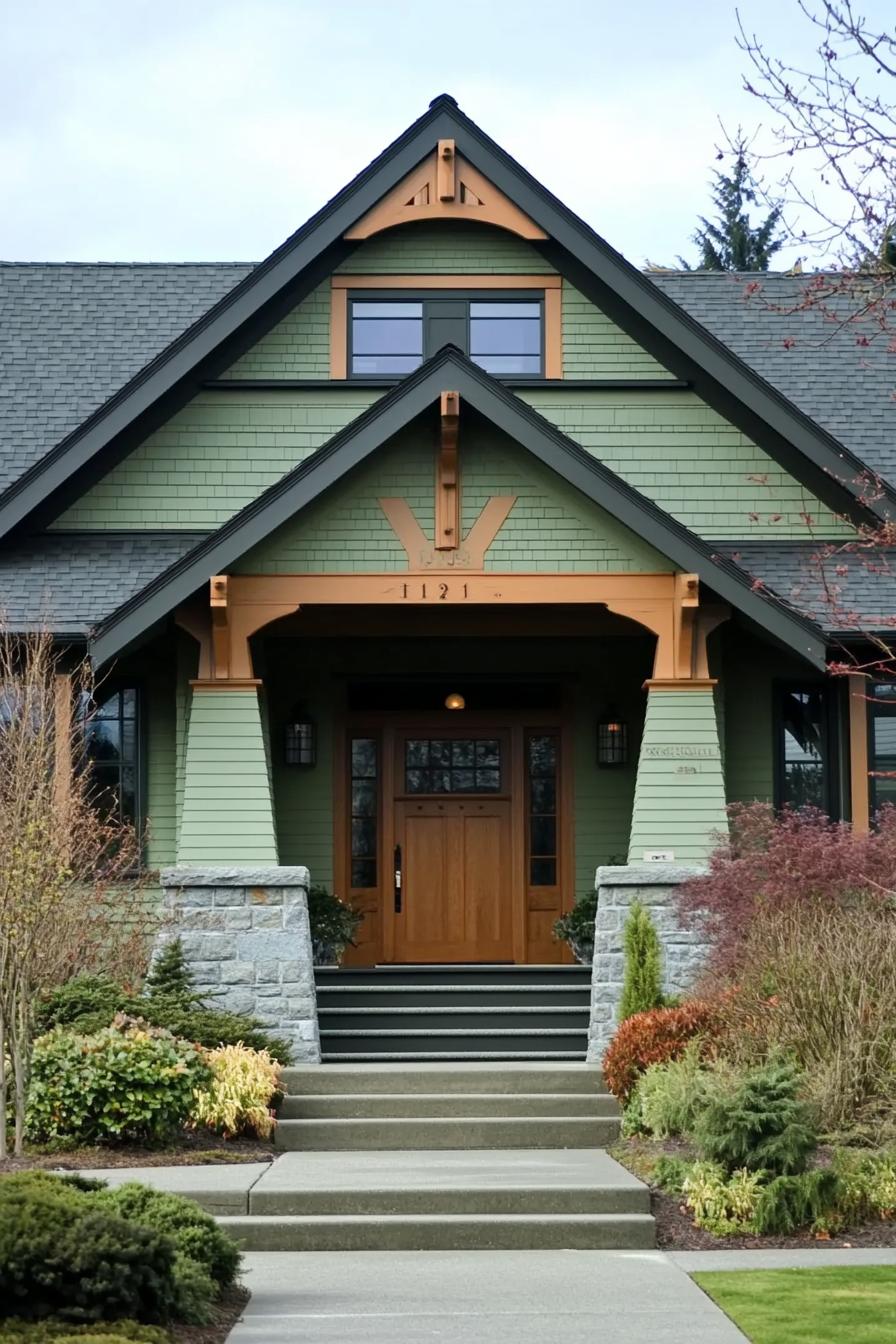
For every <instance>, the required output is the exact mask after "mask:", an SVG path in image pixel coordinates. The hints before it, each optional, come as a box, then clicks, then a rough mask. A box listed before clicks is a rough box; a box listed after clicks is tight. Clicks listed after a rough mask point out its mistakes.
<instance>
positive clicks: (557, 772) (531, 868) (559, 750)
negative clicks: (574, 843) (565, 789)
mask: <svg viewBox="0 0 896 1344" xmlns="http://www.w3.org/2000/svg"><path fill="white" fill-rule="evenodd" d="M540 737H546V738H550V739H551V741H552V742H553V744H554V764H553V769H552V770H551V771H550V772H544V773H541V774H534V773H533V770H532V753H531V745H530V744H531V742H532V740H533V738H540ZM562 766H563V733H562V730H561V729H560V728H559V727H555V728H548V727H545V728H528V729H526V730H525V732H524V734H523V771H524V776H525V778H524V797H525V808H526V885H527V887H528V888H529V889H530V890H537V891H559V890H560V889H561V886H562V883H563V872H562V867H563V838H562V822H561V816H562V813H561V808H562V804H563V799H562V779H563V774H562ZM548 778H552V779H553V784H554V809H553V812H550V811H544V810H538V811H535V810H534V806H533V804H534V799H533V790H532V785H533V782H535V781H538V780H541V779H548ZM543 818H551V819H552V820H553V823H554V852H553V853H552V854H536V853H535V852H534V849H533V841H534V837H533V829H534V827H533V822H535V821H536V820H540V819H543ZM551 863H552V864H553V866H554V880H553V882H546V881H543V880H541V878H540V877H536V876H535V874H536V872H537V871H538V865H541V864H551Z"/></svg>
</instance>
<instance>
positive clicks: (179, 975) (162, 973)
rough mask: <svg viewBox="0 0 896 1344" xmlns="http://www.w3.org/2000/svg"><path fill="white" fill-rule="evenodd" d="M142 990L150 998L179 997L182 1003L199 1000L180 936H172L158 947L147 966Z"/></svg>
mask: <svg viewBox="0 0 896 1344" xmlns="http://www.w3.org/2000/svg"><path fill="white" fill-rule="evenodd" d="M143 992H144V994H146V995H147V996H148V997H149V998H151V999H155V998H160V997H161V998H168V999H180V1000H181V1002H182V1003H197V1002H199V1001H200V996H199V995H198V994H197V993H196V987H195V985H194V983H193V977H192V975H191V974H190V968H189V967H188V966H187V958H186V956H185V955H184V945H183V942H182V940H181V939H180V938H172V939H171V940H170V941H169V942H167V943H165V944H164V946H163V947H162V948H161V949H160V951H159V953H158V955H157V956H156V957H155V958H154V960H153V962H152V965H151V966H150V968H149V973H148V974H147V977H146V981H145V983H144V985H143Z"/></svg>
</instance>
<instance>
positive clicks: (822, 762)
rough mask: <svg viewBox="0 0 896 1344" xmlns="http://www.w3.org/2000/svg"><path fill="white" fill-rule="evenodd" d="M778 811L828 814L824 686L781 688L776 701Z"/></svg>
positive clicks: (826, 708)
mask: <svg viewBox="0 0 896 1344" xmlns="http://www.w3.org/2000/svg"><path fill="white" fill-rule="evenodd" d="M777 717H778V734H777V737H778V743H777V747H778V763H777V765H778V770H777V774H778V781H777V782H778V788H777V794H778V797H777V800H776V801H777V803H778V806H779V807H784V806H786V807H791V808H794V809H798V808H801V807H818V808H821V809H822V810H823V811H825V812H830V810H831V808H830V781H829V778H828V773H829V772H828V722H827V720H828V695H827V688H826V687H825V686H821V685H819V686H811V685H804V686H782V687H780V688H779V699H778V714H777Z"/></svg>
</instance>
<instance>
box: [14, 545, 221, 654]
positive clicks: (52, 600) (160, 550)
mask: <svg viewBox="0 0 896 1344" xmlns="http://www.w3.org/2000/svg"><path fill="white" fill-rule="evenodd" d="M200 540H201V534H197V533H195V532H132V533H129V534H128V535H126V536H125V535H122V534H120V533H111V534H110V533H108V532H92V533H83V532H82V533H71V532H51V533H47V534H45V535H43V536H38V537H29V538H28V539H27V540H25V541H22V542H20V543H19V544H18V545H17V546H16V548H15V550H12V551H4V552H0V603H2V611H0V618H2V622H3V624H5V625H8V626H9V627H10V628H11V629H14V630H22V629H48V630H52V631H54V632H57V633H59V634H70V635H74V634H86V633H87V631H88V630H89V629H90V628H91V627H92V626H93V625H95V624H96V623H97V622H98V621H100V620H102V619H103V617H104V616H108V615H109V614H110V613H111V612H113V611H114V610H115V608H116V607H118V606H120V604H121V603H122V602H125V601H126V600H127V599H128V598H129V597H133V596H134V595H135V594H136V593H138V592H140V590H141V589H142V588H144V587H145V586H146V584H148V583H149V582H150V580H151V579H154V578H155V577H156V575H157V574H161V573H162V571H163V570H165V569H167V568H168V566H169V565H173V564H174V562H175V560H179V559H180V558H181V556H183V555H186V553H187V551H189V550H192V548H193V547H194V546H195V545H196V544H197V542H198V541H200Z"/></svg>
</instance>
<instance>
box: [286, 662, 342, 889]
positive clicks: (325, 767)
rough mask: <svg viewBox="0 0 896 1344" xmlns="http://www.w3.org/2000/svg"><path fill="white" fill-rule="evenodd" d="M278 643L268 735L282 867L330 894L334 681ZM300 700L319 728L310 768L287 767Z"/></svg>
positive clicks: (331, 886) (331, 880)
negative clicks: (307, 875)
mask: <svg viewBox="0 0 896 1344" xmlns="http://www.w3.org/2000/svg"><path fill="white" fill-rule="evenodd" d="M279 643H280V649H278V654H277V655H276V656H274V657H272V659H271V691H270V706H271V710H270V731H271V742H272V762H273V781H274V815H275V822H276V826H277V843H278V849H279V853H280V862H281V863H285V864H305V865H306V866H307V867H308V868H309V869H310V871H311V880H312V881H313V882H321V883H323V884H324V886H327V887H329V888H330V890H331V891H332V889H333V732H334V715H335V701H334V694H333V688H332V684H331V683H330V682H328V681H325V680H322V679H321V671H322V669H321V667H320V664H319V663H318V662H316V660H315V658H314V657H313V656H312V660H311V665H310V667H309V666H308V665H307V664H308V658H307V650H306V649H304V648H302V646H301V645H295V644H293V643H292V642H286V641H280V642H279ZM317 647H318V648H319V646H317ZM280 650H282V653H281V652H280ZM324 656H325V655H324ZM297 680H298V681H299V683H300V687H301V695H300V697H299V695H298V691H297V684H296V683H297ZM297 699H300V704H301V707H302V709H303V711H306V712H307V713H309V714H310V715H311V717H312V718H313V719H314V722H315V724H316V725H317V764H316V765H315V766H314V767H313V768H311V769H305V768H300V767H296V766H289V765H286V764H284V761H283V745H282V744H283V732H284V726H285V724H286V723H287V722H288V721H289V719H290V718H291V716H292V714H293V712H294V709H295V706H296V701H297ZM339 894H340V895H343V894H344V893H342V892H340V893H339Z"/></svg>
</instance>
